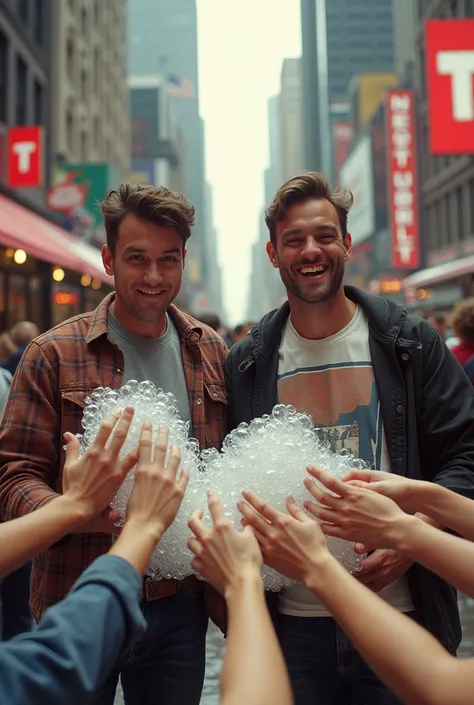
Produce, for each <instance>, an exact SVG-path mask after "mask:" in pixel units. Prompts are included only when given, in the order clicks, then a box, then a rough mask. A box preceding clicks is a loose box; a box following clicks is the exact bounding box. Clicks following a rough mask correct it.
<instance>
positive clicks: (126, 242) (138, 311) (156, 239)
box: [102, 215, 185, 337]
mask: <svg viewBox="0 0 474 705" xmlns="http://www.w3.org/2000/svg"><path fill="white" fill-rule="evenodd" d="M184 258H185V251H183V239H182V237H181V235H180V234H179V233H178V232H177V231H176V230H175V229H174V228H172V227H167V226H160V225H155V224H154V223H150V222H147V221H145V220H141V219H139V218H136V217H135V216H133V215H128V216H126V218H124V220H123V221H122V222H121V224H120V227H119V230H118V237H117V242H116V246H115V252H114V253H113V254H112V252H111V251H110V249H109V247H108V246H107V245H104V247H103V248H102V259H103V262H104V267H105V271H106V272H107V274H110V275H112V276H114V277H115V291H116V299H115V302H114V304H115V305H114V311H113V312H114V314H115V316H116V317H117V318H118V320H119V321H120V323H121V324H122V325H123V326H124V327H125V328H128V329H129V330H130V331H132V332H133V333H136V334H137V335H143V336H145V337H156V336H157V335H160V334H161V332H163V329H164V324H165V313H166V310H167V309H168V307H169V305H170V303H171V302H172V301H173V300H174V299H175V298H176V296H177V294H178V292H179V289H180V287H181V280H182V276H183V268H184Z"/></svg>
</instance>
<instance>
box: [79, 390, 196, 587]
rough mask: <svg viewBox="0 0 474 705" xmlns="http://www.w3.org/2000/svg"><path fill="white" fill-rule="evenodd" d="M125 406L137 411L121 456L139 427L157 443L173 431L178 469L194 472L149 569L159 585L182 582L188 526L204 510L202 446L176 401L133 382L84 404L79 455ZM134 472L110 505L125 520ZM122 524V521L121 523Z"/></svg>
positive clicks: (187, 553) (186, 567)
mask: <svg viewBox="0 0 474 705" xmlns="http://www.w3.org/2000/svg"><path fill="white" fill-rule="evenodd" d="M125 406H133V408H134V409H135V414H134V416H133V420H132V424H131V427H130V430H129V432H128V436H127V438H126V441H125V443H124V445H123V448H122V452H121V454H120V457H121V458H123V457H125V455H127V453H129V452H130V451H131V450H133V449H134V448H135V447H136V446H137V444H138V440H139V437H140V431H141V427H142V425H143V424H145V423H151V424H152V426H153V440H156V437H157V435H158V428H159V427H160V426H167V427H168V428H169V441H170V444H175V445H177V446H178V448H179V449H180V451H181V464H180V468H179V470H178V473H179V471H180V470H181V468H183V467H186V468H187V469H188V470H189V472H190V480H189V485H188V490H187V492H186V495H185V497H184V500H183V503H182V505H181V508H180V510H179V513H178V516H177V518H176V521H175V522H174V523H173V524H172V526H171V527H170V528H169V529H168V531H166V533H165V534H164V536H163V538H162V539H161V541H160V543H159V545H158V546H157V548H156V550H155V552H154V553H153V555H152V557H151V560H150V564H149V566H148V571H147V572H148V575H150V576H151V577H152V578H154V579H156V580H159V579H161V578H177V579H182V578H184V577H186V576H187V575H190V574H191V573H192V572H193V570H192V567H191V558H192V556H191V553H190V551H189V550H188V549H187V546H186V542H187V540H188V538H189V533H190V532H189V528H188V526H187V519H188V516H189V515H190V514H191V513H192V512H193V511H194V510H195V509H197V508H198V507H200V506H202V504H203V501H205V499H204V500H203V497H204V498H205V496H206V490H205V489H204V488H201V484H202V476H203V474H202V473H201V472H199V470H198V468H199V465H200V460H199V444H198V443H197V441H196V439H194V438H189V437H188V435H189V424H187V423H184V422H183V421H182V420H181V419H180V417H179V413H178V406H177V403H176V400H175V399H174V397H173V396H172V395H170V394H166V393H165V392H163V390H162V389H157V388H156V387H155V385H154V384H153V383H152V382H148V381H146V382H137V381H135V380H131V381H130V382H128V383H127V384H125V385H124V386H122V387H121V389H118V390H112V389H104V388H102V387H99V388H98V389H96V390H95V391H94V392H93V393H92V394H91V396H90V397H87V398H86V400H85V408H84V415H83V419H82V426H83V428H84V434H83V436H81V437H80V448H81V450H80V453H81V455H82V454H84V453H85V452H86V450H87V448H88V447H89V446H90V444H91V443H92V441H93V440H94V439H95V437H96V435H97V432H98V430H99V427H100V424H101V423H102V422H103V420H104V419H105V417H106V416H107V414H109V413H110V412H113V411H121V410H122V409H123V408H124V407H125ZM134 477H135V473H134V470H132V471H131V472H130V473H129V474H128V475H127V477H126V479H125V481H124V483H123V484H122V486H121V488H120V490H119V491H118V493H117V495H116V497H115V498H114V500H113V502H112V507H113V508H114V509H117V510H118V511H119V512H120V513H121V514H122V516H123V515H125V513H126V508H127V503H128V499H129V497H130V493H131V491H132V488H133V482H134ZM118 524H119V525H120V526H122V525H123V521H121V522H119V523H118Z"/></svg>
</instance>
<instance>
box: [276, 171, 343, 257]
mask: <svg viewBox="0 0 474 705" xmlns="http://www.w3.org/2000/svg"><path fill="white" fill-rule="evenodd" d="M313 198H325V199H326V200H327V201H329V202H330V203H332V205H333V206H334V208H335V209H336V211H337V214H338V216H339V223H340V226H341V230H342V236H343V237H345V236H346V235H347V214H348V213H349V210H350V208H351V206H352V203H353V201H354V198H353V196H352V193H351V192H350V191H349V190H348V189H332V188H331V187H330V186H329V184H328V182H327V180H326V179H325V178H324V176H323V175H322V174H320V173H319V172H318V171H306V172H303V173H302V174H298V175H297V176H293V178H291V179H289V180H288V181H285V183H284V184H283V186H280V188H279V189H278V191H277V192H276V194H275V196H274V197H273V200H272V202H271V203H270V205H269V206H268V208H267V210H266V211H265V223H266V224H267V228H268V229H269V231H270V241H271V243H272V245H276V226H277V223H279V222H280V220H283V219H284V217H285V215H286V213H287V211H288V208H290V207H291V206H292V205H294V204H295V203H304V202H305V201H309V200H310V199H313Z"/></svg>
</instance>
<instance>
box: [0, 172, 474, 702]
mask: <svg viewBox="0 0 474 705" xmlns="http://www.w3.org/2000/svg"><path fill="white" fill-rule="evenodd" d="M351 205H352V196H351V194H350V193H349V192H348V191H338V190H333V189H332V188H331V187H330V186H329V184H328V183H327V181H326V180H325V179H324V178H323V176H322V175H321V174H319V173H316V172H309V173H304V174H300V175H298V176H296V177H294V178H293V179H290V180H289V181H287V182H286V183H285V184H283V185H282V186H281V188H280V189H279V190H278V192H277V194H276V195H275V197H274V199H273V201H272V202H271V203H270V204H269V206H268V209H267V211H266V224H267V226H268V231H269V241H268V244H267V254H268V257H269V260H270V263H271V265H272V266H273V267H275V268H276V269H278V270H279V273H280V276H281V279H282V281H283V284H284V285H285V288H286V292H287V301H286V302H285V303H284V304H283V305H282V307H281V308H280V309H278V310H277V311H272V312H270V313H268V314H267V315H266V316H264V318H263V319H262V320H261V321H259V322H257V323H256V324H255V325H254V326H253V327H252V328H251V330H249V328H250V326H243V327H242V328H240V329H239V331H238V332H237V333H236V335H237V336H239V337H240V339H239V340H238V341H230V342H232V346H231V347H230V350H229V345H227V344H226V342H225V340H224V338H223V337H222V335H221V334H222V333H223V331H222V330H221V329H220V322H219V321H217V320H214V321H211V320H209V319H208V320H207V322H204V321H202V320H197V319H195V318H194V317H192V316H190V315H189V314H187V313H184V312H182V311H180V310H179V309H178V308H177V307H176V306H175V305H174V304H173V300H174V299H175V297H176V295H177V293H178V292H179V288H180V285H181V279H182V275H183V268H184V266H185V258H186V242H187V240H188V238H189V237H190V236H191V230H192V226H193V223H194V208H193V207H192V206H191V205H190V204H189V203H188V202H187V201H186V200H185V199H184V197H183V196H182V195H181V194H178V193H174V192H172V191H170V190H168V189H166V188H163V187H152V186H140V185H137V184H121V185H120V186H119V187H117V188H115V189H112V190H111V191H109V193H108V194H107V197H106V198H105V201H104V202H103V204H102V212H103V216H104V223H105V230H106V235H107V245H105V246H104V248H103V251H102V258H103V263H104V268H105V271H106V272H107V273H108V274H110V275H113V276H114V279H115V292H114V293H112V294H109V295H108V296H107V297H106V298H105V299H104V300H103V301H102V302H101V304H100V305H99V307H98V308H97V309H96V310H95V311H93V312H88V313H85V314H83V315H82V316H78V317H77V316H76V317H75V318H74V319H71V320H69V321H66V322H64V323H63V324H62V325H60V326H56V327H55V328H54V329H53V330H51V331H48V332H46V333H44V334H42V335H40V336H38V337H35V338H34V340H32V341H31V342H30V343H29V344H28V345H27V346H26V348H25V350H24V351H23V353H22V355H21V360H20V362H19V364H18V366H17V369H16V372H15V374H14V377H13V380H12V382H11V387H10V392H9V397H8V402H7V406H6V410H5V414H4V417H3V422H2V426H1V429H0V516H1V519H2V520H3V524H1V525H0V538H2V539H3V540H2V541H1V544H0V546H1V548H0V574H3V575H6V574H7V573H10V572H11V571H13V570H15V569H16V568H18V567H20V566H22V565H24V564H25V563H27V561H29V560H31V559H32V560H33V568H32V573H31V596H30V606H31V611H32V615H33V618H34V620H35V622H36V623H37V626H36V628H35V629H34V630H32V631H29V632H26V633H24V634H21V635H19V636H16V637H14V638H12V639H10V640H9V641H6V642H4V643H2V644H0V700H1V701H2V702H9V703H12V705H15V704H16V703H24V702H29V703H42V702H44V701H46V700H48V702H50V703H51V705H54V704H55V703H65V702H67V703H76V702H77V703H78V705H79V704H81V705H82V704H83V703H84V704H85V703H88V704H89V703H90V704H91V705H113V702H114V698H115V693H116V688H117V684H118V679H119V677H120V679H121V683H122V688H123V692H124V698H125V702H126V703H127V705H131V704H132V703H133V704H135V705H151V704H153V705H155V704H159V705H168V704H169V705H171V704H172V703H173V705H176V703H179V704H180V705H181V703H183V705H185V704H186V703H189V704H190V705H198V704H199V702H200V698H201V691H202V685H203V679H204V667H205V638H206V631H207V627H208V620H209V618H210V619H212V620H213V621H214V622H215V623H216V624H217V625H218V626H219V627H220V628H221V630H222V631H223V632H224V633H225V634H226V637H227V639H226V655H225V662H224V667H223V671H222V677H221V699H222V702H223V703H225V704H226V705H229V704H233V703H242V702H246V703H247V705H252V704H253V703H255V705H257V704H258V705H263V704H264V703H272V705H273V704H274V705H289V704H290V703H292V702H294V703H295V704H296V705H310V704H311V705H313V704H314V703H318V705H366V704H367V703H370V704H371V705H398V703H401V702H405V703H409V704H413V705H415V704H419V703H430V704H432V705H438V703H439V704H440V705H441V703H443V704H444V703H447V702H449V703H451V704H452V705H464V703H466V704H467V703H468V702H470V701H471V700H472V687H473V680H474V675H473V674H474V670H473V668H472V660H471V659H468V660H458V659H456V658H455V655H456V651H457V648H458V646H459V643H460V641H461V624H460V619H459V612H458V606H457V598H456V588H460V589H462V590H463V591H464V592H466V593H467V594H471V595H473V594H474V573H473V570H472V560H471V559H472V554H473V551H474V548H473V546H472V544H471V543H470V541H472V540H474V522H473V519H472V517H473V516H474V514H473V511H472V510H473V508H474V505H473V504H472V502H473V500H474V432H473V429H474V391H473V388H472V384H471V383H470V380H469V376H468V374H466V370H465V369H463V365H464V364H465V362H466V361H468V359H469V356H468V350H467V345H468V344H470V343H471V341H470V340H469V337H468V336H467V334H466V330H467V328H466V321H467V319H469V317H470V314H468V313H467V308H466V307H467V305H468V304H469V302H463V304H462V305H461V306H460V308H459V310H458V312H457V313H456V314H455V315H454V316H453V329H454V331H455V333H456V334H457V335H458V336H459V341H458V348H457V349H456V347H453V351H454V353H456V352H457V355H458V356H459V354H460V353H459V348H461V349H464V353H465V356H466V360H464V362H461V364H460V362H458V360H457V359H456V355H455V354H453V352H451V351H450V349H449V348H448V346H447V345H446V343H445V342H444V340H443V338H442V336H441V335H440V333H439V331H438V329H437V326H435V325H433V323H432V322H430V321H428V320H426V319H425V318H424V317H422V316H417V315H413V314H411V313H409V312H408V311H407V310H406V309H404V308H403V307H400V306H398V305H396V304H395V303H393V302H391V301H389V300H387V299H385V298H383V297H378V296H373V295H370V294H367V293H365V292H364V291H361V290H359V289H357V288H355V287H350V286H344V269H345V263H346V262H347V261H348V260H349V259H350V256H351V235H350V232H348V230H347V217H348V213H349V210H350V208H351ZM463 307H464V308H463ZM473 340H474V338H473ZM463 346H464V348H463ZM458 359H459V358H458ZM132 379H136V380H151V381H152V382H154V383H155V384H156V386H158V387H161V388H163V389H164V391H165V392H170V393H172V394H173V395H174V396H175V398H176V400H177V404H178V408H179V411H180V415H181V418H182V419H183V420H184V421H186V422H188V423H189V428H190V434H191V435H192V436H193V437H195V438H197V439H198V441H199V444H200V446H201V448H203V449H206V448H217V449H219V448H220V447H221V445H222V443H223V441H224V438H225V436H226V434H227V432H228V431H229V430H231V429H233V428H236V427H237V426H238V425H239V424H240V423H242V422H250V421H251V420H252V419H254V418H258V417H261V416H263V415H265V414H269V413H271V411H272V409H273V407H274V406H275V405H276V404H277V403H280V404H287V405H290V404H291V405H293V406H294V407H295V408H296V409H297V410H298V411H305V412H306V413H308V414H310V415H311V417H312V419H313V422H314V424H315V425H316V426H317V427H320V428H321V429H322V430H324V432H325V433H326V434H330V433H331V434H332V435H331V437H332V438H335V437H336V435H337V438H342V437H348V434H349V433H350V437H351V443H352V444H353V446H352V445H351V450H352V452H353V453H354V456H355V457H358V458H361V459H363V460H364V461H365V464H366V467H367V468H368V469H367V470H363V471H362V470H354V471H353V472H352V473H349V475H348V476H347V477H346V478H344V479H343V480H337V479H336V478H334V477H331V476H329V475H328V474H327V473H326V472H324V469H321V468H316V467H308V477H307V479H306V480H305V487H306V489H307V491H308V500H307V501H306V502H305V503H304V507H300V506H297V505H296V504H295V502H294V500H292V498H291V497H289V498H288V500H287V505H286V511H285V512H282V511H279V510H277V509H276V508H274V507H272V506H270V505H269V504H268V502H266V501H265V498H261V497H258V496H256V495H255V494H253V492H252V488H251V487H249V488H247V489H245V490H244V492H243V495H242V500H241V501H240V502H239V504H238V508H239V510H240V512H241V514H242V524H243V526H244V528H243V530H239V529H237V528H236V527H234V526H232V525H231V524H230V523H229V521H228V519H227V518H226V515H225V513H224V509H223V507H222V506H221V504H220V501H219V497H218V495H217V494H216V493H211V494H210V495H209V500H208V501H209V511H210V514H211V517H212V525H211V526H209V525H206V523H205V522H204V521H203V509H204V508H201V509H197V510H196V511H195V512H194V513H193V514H192V515H191V516H190V517H189V520H188V523H189V527H190V539H189V544H188V545H189V549H190V550H191V552H192V553H193V554H194V559H193V568H194V570H195V571H196V572H197V573H198V574H200V576H201V577H202V578H203V579H204V580H198V579H197V577H196V576H195V575H190V576H189V577H188V578H186V579H185V580H182V581H177V580H174V579H163V580H153V579H152V578H151V577H149V576H147V574H146V573H147V564H148V560H149V557H150V555H151V553H152V552H153V551H154V549H155V547H156V545H157V543H158V542H159V541H160V538H161V536H162V535H163V533H164V532H165V531H166V529H167V528H168V527H169V526H170V524H171V523H172V521H173V519H174V517H175V515H176V513H177V511H178V509H179V506H180V504H181V501H182V498H183V496H184V494H185V492H186V485H187V481H188V475H187V473H186V471H181V472H180V473H179V472H178V468H179V462H180V454H179V449H178V448H175V447H173V446H172V447H170V448H168V438H167V431H166V429H152V428H151V427H150V426H149V425H145V426H143V428H142V431H141V436H140V442H139V444H138V446H137V448H136V449H134V450H133V451H132V452H131V453H129V454H128V455H127V456H126V457H125V458H122V459H121V456H120V450H121V448H122V446H123V444H124V440H125V438H126V435H127V433H128V430H129V428H130V424H131V422H132V418H133V409H131V408H128V407H127V408H125V409H123V410H121V411H120V412H118V413H117V414H115V415H111V416H110V417H108V418H107V419H106V420H105V421H104V423H103V424H102V427H101V429H100V431H99V433H98V436H97V438H96V440H95V442H94V443H93V444H92V445H91V446H90V448H89V450H88V451H87V453H86V454H85V455H83V456H82V457H79V456H78V441H77V438H76V434H78V433H80V431H81V419H82V412H83V407H84V401H85V398H86V396H88V395H90V394H91V393H92V392H93V390H94V389H96V388H97V387H99V386H100V387H112V388H119V387H120V386H121V385H122V384H124V383H126V382H127V381H129V380H132ZM156 434H157V438H156ZM328 437H329V436H328ZM64 444H65V445H64ZM335 449H336V450H337V448H335ZM135 466H136V473H135V484H134V488H133V492H132V494H131V497H130V500H129V504H128V507H127V515H126V517H125V519H126V522H125V526H124V528H123V529H122V530H120V529H119V528H118V526H117V524H118V522H119V520H120V518H121V517H120V515H119V514H118V513H117V512H116V511H115V510H112V509H111V507H110V502H111V500H112V498H113V496H114V495H115V493H116V491H117V489H118V487H119V486H120V484H121V482H122V481H123V478H124V477H125V475H126V474H127V473H128V471H129V470H130V469H131V468H132V467H135ZM296 470H299V471H301V469H295V471H296ZM265 471H266V468H262V472H265ZM315 520H317V521H315ZM326 536H327V537H338V538H343V539H346V540H348V541H351V542H353V543H354V550H355V551H356V552H357V553H359V554H360V556H361V570H360V571H358V572H357V573H356V574H354V575H351V574H349V573H348V572H347V571H346V570H345V569H344V568H343V567H342V566H341V565H340V564H339V563H338V562H337V561H336V559H335V558H334V557H333V556H332V555H331V553H330V551H329V548H328V542H327V540H326ZM461 537H464V538H461ZM263 563H265V564H267V565H269V566H271V567H273V568H275V569H276V570H278V571H280V572H281V573H283V574H285V575H287V576H289V577H291V578H292V579H294V581H295V583H294V584H293V585H292V586H291V587H288V588H285V589H283V590H282V591H280V592H278V593H276V592H269V593H265V591H264V588H263V582H262V579H261V567H262V564H263Z"/></svg>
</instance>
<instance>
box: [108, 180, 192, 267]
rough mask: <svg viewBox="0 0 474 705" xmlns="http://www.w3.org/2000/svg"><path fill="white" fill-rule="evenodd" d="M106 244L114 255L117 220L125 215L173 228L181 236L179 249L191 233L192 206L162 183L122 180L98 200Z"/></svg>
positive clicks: (120, 219)
mask: <svg viewBox="0 0 474 705" xmlns="http://www.w3.org/2000/svg"><path fill="white" fill-rule="evenodd" d="M100 208H101V211H102V215H103V217H104V225H105V232H106V235H107V245H108V246H109V249H110V251H111V252H112V254H113V255H115V249H116V245H117V237H118V231H119V228H120V224H121V223H122V221H123V220H124V219H125V218H126V217H127V216H128V215H134V216H135V217H136V218H140V219H141V220H145V221H147V222H149V223H154V224H155V225H161V226H165V227H169V228H174V229H175V230H176V231H177V232H178V233H179V234H180V235H181V237H182V238H183V249H184V247H185V244H186V241H187V239H188V238H189V237H191V228H192V227H193V225H194V219H195V210H194V206H192V205H191V204H190V203H188V201H187V200H186V199H185V197H184V196H183V194H181V193H178V192H177V191H170V189H168V188H166V187H165V186H143V185H142V184H131V183H127V182H126V183H123V184H120V185H119V186H117V187H116V188H112V189H110V190H109V191H108V192H107V195H106V197H105V199H104V200H103V201H102V203H101V204H100Z"/></svg>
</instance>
